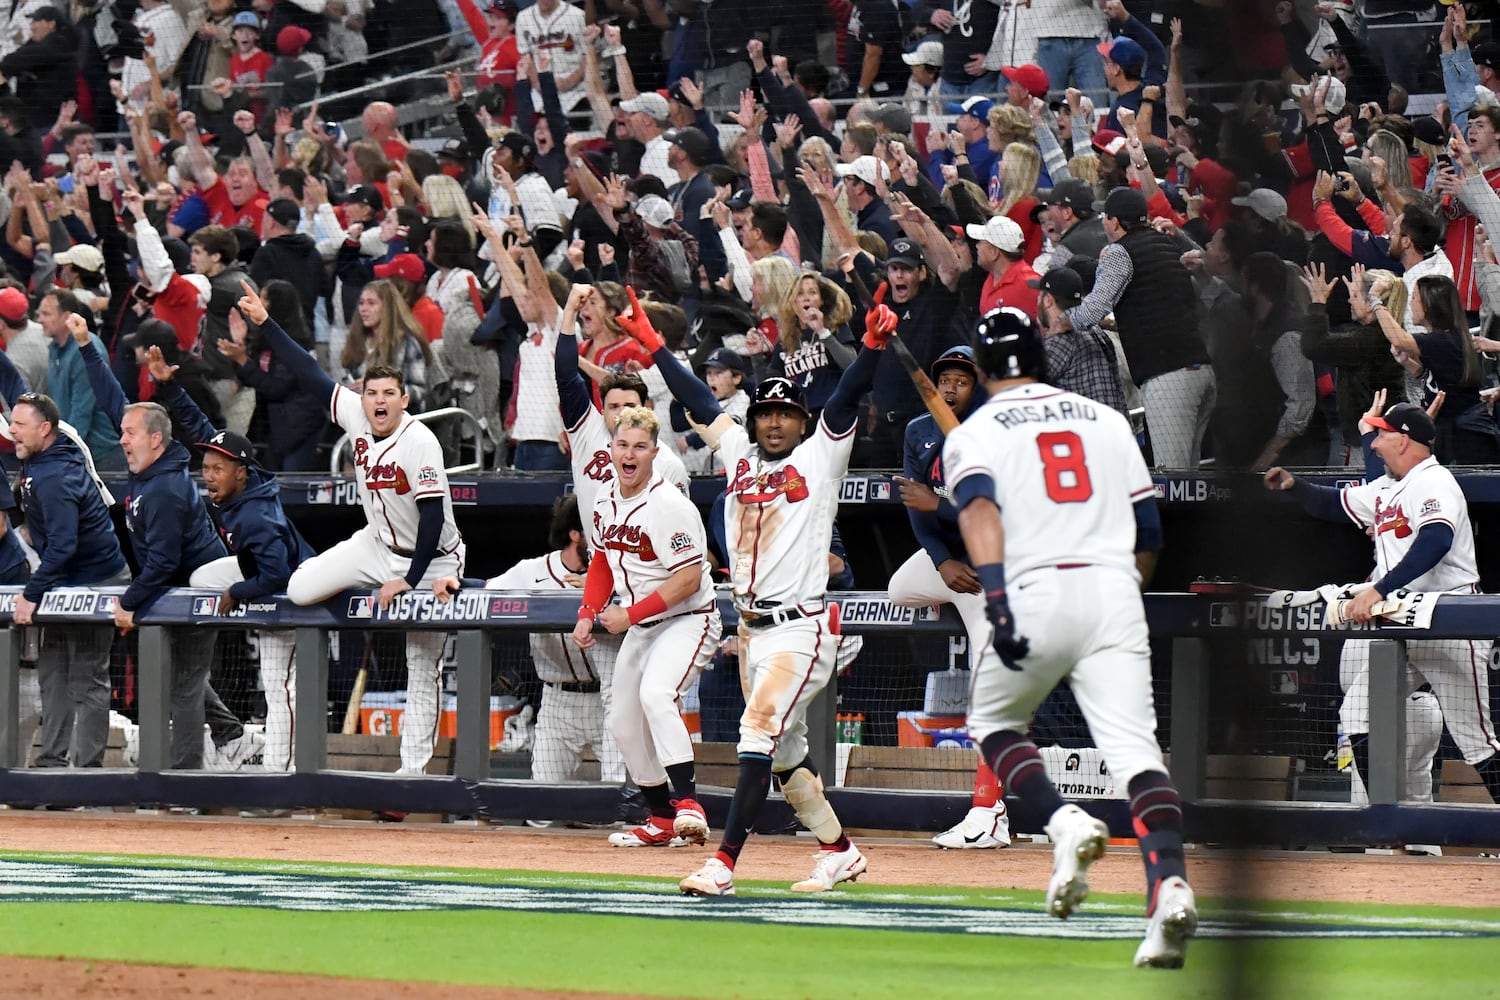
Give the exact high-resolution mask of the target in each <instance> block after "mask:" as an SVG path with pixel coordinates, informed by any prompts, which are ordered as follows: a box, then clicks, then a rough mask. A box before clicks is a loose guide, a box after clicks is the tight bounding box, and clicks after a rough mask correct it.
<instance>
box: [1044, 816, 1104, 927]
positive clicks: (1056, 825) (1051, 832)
mask: <svg viewBox="0 0 1500 1000" xmlns="http://www.w3.org/2000/svg"><path fill="white" fill-rule="evenodd" d="M1046 832H1047V837H1048V839H1050V840H1051V841H1052V881H1051V882H1049V883H1048V884H1047V912H1048V913H1050V914H1052V915H1053V916H1054V917H1056V918H1058V919H1059V920H1067V919H1068V917H1070V916H1072V915H1073V910H1074V909H1076V908H1077V906H1078V904H1079V903H1081V902H1083V901H1084V899H1085V898H1086V897H1087V896H1088V894H1089V883H1088V878H1087V877H1086V876H1087V872H1088V868H1089V865H1091V864H1093V863H1094V862H1095V861H1098V860H1099V859H1100V858H1102V857H1104V848H1105V847H1106V846H1108V844H1109V828H1108V827H1106V826H1105V825H1104V824H1103V823H1101V822H1099V821H1098V820H1097V819H1094V818H1093V817H1092V816H1090V815H1089V814H1088V813H1086V812H1084V811H1083V810H1082V809H1080V808H1078V807H1077V806H1075V805H1066V806H1063V807H1062V808H1061V809H1059V810H1058V811H1057V812H1055V813H1053V814H1052V819H1051V820H1050V821H1049V822H1048V823H1047V826H1046Z"/></svg>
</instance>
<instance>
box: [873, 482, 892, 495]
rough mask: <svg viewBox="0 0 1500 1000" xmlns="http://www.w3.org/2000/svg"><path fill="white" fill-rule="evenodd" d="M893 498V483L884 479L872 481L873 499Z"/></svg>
mask: <svg viewBox="0 0 1500 1000" xmlns="http://www.w3.org/2000/svg"><path fill="white" fill-rule="evenodd" d="M890 498H891V484H890V483H888V482H884V481H879V482H872V483H870V499H871V500H889V499H890Z"/></svg>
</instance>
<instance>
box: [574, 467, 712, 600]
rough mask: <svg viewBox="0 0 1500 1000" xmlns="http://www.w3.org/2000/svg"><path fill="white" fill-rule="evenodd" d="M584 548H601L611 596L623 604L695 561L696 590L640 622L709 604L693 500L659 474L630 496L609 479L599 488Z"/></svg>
mask: <svg viewBox="0 0 1500 1000" xmlns="http://www.w3.org/2000/svg"><path fill="white" fill-rule="evenodd" d="M589 548H590V549H591V550H592V551H594V552H603V553H604V555H605V558H607V559H608V560H609V569H610V572H611V573H612V574H613V575H614V578H615V596H616V597H618V598H620V600H621V601H623V602H624V603H625V604H627V605H630V604H635V603H636V602H637V601H640V600H641V599H642V598H645V597H648V596H650V594H651V592H652V591H654V590H656V589H657V588H658V587H660V586H661V585H662V584H663V583H666V582H667V580H668V579H670V578H671V576H672V574H673V573H676V572H677V571H678V570H680V569H682V568H683V567H684V566H688V565H691V564H692V563H694V562H696V563H698V564H699V566H700V567H701V576H700V577H699V582H698V589H697V590H696V591H694V592H693V593H692V595H691V596H689V597H688V599H687V600H685V601H683V602H682V603H681V604H677V605H674V606H672V607H669V608H667V610H666V613H665V614H662V615H657V616H656V617H655V618H650V619H647V620H646V622H644V623H643V624H650V623H654V622H659V621H661V620H662V619H663V618H670V617H672V616H673V615H680V614H686V613H688V612H693V611H709V610H712V608H713V600H714V585H713V581H712V579H711V578H710V576H709V569H708V545H707V541H706V536H705V532H704V530H703V518H702V517H700V516H699V514H698V508H697V507H694V506H693V502H692V501H691V500H689V499H688V498H687V497H685V496H683V495H682V493H681V492H679V491H678V490H677V489H676V488H675V487H674V486H673V485H672V484H671V483H669V482H667V481H666V480H665V479H663V478H662V476H661V474H660V473H657V474H656V475H655V476H654V477H653V478H652V480H651V485H649V486H647V487H646V488H645V489H644V490H642V491H641V492H639V493H637V494H636V495H635V496H633V497H628V498H622V497H620V496H619V494H618V492H617V484H616V483H614V482H611V483H609V484H608V485H607V486H606V487H605V488H604V493H603V494H601V495H600V497H599V502H598V503H596V504H595V505H594V520H593V529H592V536H591V537H590V539H589Z"/></svg>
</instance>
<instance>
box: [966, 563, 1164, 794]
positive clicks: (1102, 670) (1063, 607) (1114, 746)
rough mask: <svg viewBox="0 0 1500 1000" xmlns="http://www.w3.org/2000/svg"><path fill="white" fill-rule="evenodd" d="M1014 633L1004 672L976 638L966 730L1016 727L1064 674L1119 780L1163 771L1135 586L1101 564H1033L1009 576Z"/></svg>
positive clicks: (1021, 728) (982, 734)
mask: <svg viewBox="0 0 1500 1000" xmlns="http://www.w3.org/2000/svg"><path fill="white" fill-rule="evenodd" d="M1006 589H1007V591H1008V593H1009V595H1010V608H1011V611H1012V613H1013V614H1014V617H1015V622H1016V634H1017V635H1019V636H1024V637H1025V638H1026V639H1027V640H1028V641H1029V642H1030V643H1031V649H1030V652H1028V653H1027V655H1026V658H1025V659H1024V660H1022V661H1021V669H1020V670H1011V669H1010V668H1008V667H1006V665H1005V664H1004V663H1001V662H1000V657H999V655H998V654H996V652H995V650H994V648H993V647H992V646H990V645H986V647H985V649H984V650H983V656H982V658H981V659H980V663H979V669H978V670H977V671H975V673H974V677H973V679H972V681H971V682H970V684H971V686H970V690H969V736H970V737H971V738H972V739H973V740H974V742H975V743H976V744H980V743H983V741H984V739H985V738H986V737H988V736H989V735H990V734H992V733H998V732H1003V731H1010V732H1017V733H1024V732H1026V731H1027V728H1028V726H1029V725H1030V724H1031V716H1032V713H1033V712H1035V711H1036V707H1037V706H1038V705H1040V704H1041V703H1042V700H1043V699H1044V698H1046V697H1047V695H1048V694H1050V693H1051V691H1052V689H1053V688H1055V687H1056V686H1057V685H1058V683H1059V682H1060V681H1063V680H1066V681H1067V682H1068V683H1069V685H1071V686H1072V688H1073V694H1074V696H1075V697H1076V698H1077V699H1078V707H1079V708H1080V709H1082V710H1083V717H1084V720H1085V721H1086V722H1087V723H1088V726H1089V732H1090V733H1091V734H1093V737H1094V741H1095V743H1096V744H1097V745H1098V747H1099V749H1100V750H1101V751H1102V752H1103V754H1104V759H1105V760H1106V761H1107V762H1108V764H1109V770H1110V772H1111V773H1112V774H1114V776H1115V780H1116V781H1117V782H1119V783H1120V785H1122V786H1123V785H1128V784H1129V783H1130V779H1132V778H1134V777H1135V776H1136V775H1138V774H1141V773H1143V772H1146V771H1161V772H1165V771H1166V767H1165V766H1163V764H1162V756H1161V747H1160V746H1158V745H1157V742H1156V705H1155V702H1154V701H1153V699H1152V696H1151V649H1150V646H1149V644H1148V641H1147V640H1148V635H1147V629H1146V612H1145V607H1144V605H1143V604H1142V603H1141V591H1140V586H1139V585H1138V584H1137V583H1136V582H1135V580H1134V579H1132V578H1131V577H1130V575H1129V574H1127V573H1125V572H1124V571H1122V570H1118V569H1107V568H1105V567H1102V566H1079V567H1074V568H1070V569H1058V568H1055V567H1049V568H1043V569H1037V570H1033V571H1031V572H1028V573H1024V574H1022V575H1021V576H1019V577H1017V578H1016V579H1014V580H1012V581H1010V582H1009V586H1008V587H1007V588H1006Z"/></svg>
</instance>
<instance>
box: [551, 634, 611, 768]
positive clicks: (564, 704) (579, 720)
mask: <svg viewBox="0 0 1500 1000" xmlns="http://www.w3.org/2000/svg"><path fill="white" fill-rule="evenodd" d="M569 641H570V642H571V641H572V640H569ZM585 746H591V747H593V748H594V754H595V756H597V757H598V758H599V780H600V781H606V782H610V783H612V784H619V783H620V782H622V781H624V780H625V758H624V757H623V756H622V755H621V753H620V748H619V746H618V745H617V744H616V743H615V740H614V737H613V735H611V734H610V732H609V729H608V728H607V727H606V726H605V724H604V700H603V698H602V697H601V692H594V693H593V694H586V693H583V692H580V691H564V690H563V689H562V688H560V687H557V686H556V685H554V684H545V685H543V687H542V708H541V711H540V712H538V713H537V719H536V731H535V733H534V735H533V742H532V744H531V780H532V781H542V782H547V783H549V784H556V783H557V782H559V781H567V780H569V779H570V778H572V777H573V772H574V771H576V770H578V762H579V761H580V760H581V759H582V758H583V748H584V747H585Z"/></svg>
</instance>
